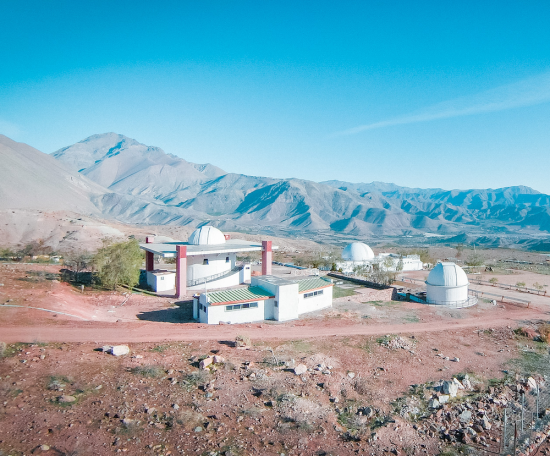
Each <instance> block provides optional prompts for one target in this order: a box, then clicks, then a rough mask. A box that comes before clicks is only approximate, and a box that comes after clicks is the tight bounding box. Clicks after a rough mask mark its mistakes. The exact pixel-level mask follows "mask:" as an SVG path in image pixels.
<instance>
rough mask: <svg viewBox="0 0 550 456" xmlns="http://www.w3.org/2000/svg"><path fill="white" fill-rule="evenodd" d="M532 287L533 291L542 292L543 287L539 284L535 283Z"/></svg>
mask: <svg viewBox="0 0 550 456" xmlns="http://www.w3.org/2000/svg"><path fill="white" fill-rule="evenodd" d="M533 287H535V289H536V290H538V291H542V290H544V286H543V285H541V284H540V283H538V282H535V283H534V284H533Z"/></svg>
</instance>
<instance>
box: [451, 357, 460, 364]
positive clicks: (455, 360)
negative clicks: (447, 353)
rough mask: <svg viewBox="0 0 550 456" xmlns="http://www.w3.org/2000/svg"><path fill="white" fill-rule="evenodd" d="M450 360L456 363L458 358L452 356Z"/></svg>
mask: <svg viewBox="0 0 550 456" xmlns="http://www.w3.org/2000/svg"><path fill="white" fill-rule="evenodd" d="M451 361H454V362H455V363H458V362H459V361H460V358H457V357H454V358H453V359H451Z"/></svg>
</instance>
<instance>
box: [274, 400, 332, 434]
mask: <svg viewBox="0 0 550 456" xmlns="http://www.w3.org/2000/svg"><path fill="white" fill-rule="evenodd" d="M279 409H280V411H281V417H282V418H283V420H284V421H287V422H294V423H296V425H297V426H298V427H300V428H302V429H307V428H311V427H312V426H313V425H315V424H317V423H318V422H319V421H321V420H323V419H324V418H325V417H326V416H327V414H328V413H329V409H328V408H327V407H324V406H322V405H320V404H318V403H317V402H313V401H311V400H309V399H305V398H302V397H288V399H287V400H284V401H283V402H281V404H280V406H279Z"/></svg>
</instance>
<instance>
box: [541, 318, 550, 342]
mask: <svg viewBox="0 0 550 456" xmlns="http://www.w3.org/2000/svg"><path fill="white" fill-rule="evenodd" d="M539 333H540V336H539V337H540V340H541V341H542V342H545V343H549V342H550V325H549V324H548V323H544V324H542V325H540V326H539Z"/></svg>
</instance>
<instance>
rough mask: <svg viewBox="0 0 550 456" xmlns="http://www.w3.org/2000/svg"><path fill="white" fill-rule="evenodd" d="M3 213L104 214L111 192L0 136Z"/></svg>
mask: <svg viewBox="0 0 550 456" xmlns="http://www.w3.org/2000/svg"><path fill="white" fill-rule="evenodd" d="M0 163H1V165H0V210H6V209H39V210H44V211H58V210H68V211H74V212H78V213H81V214H88V215H100V214H101V211H100V210H99V209H98V207H97V206H96V205H95V204H94V203H93V200H95V199H98V198H101V197H102V196H103V195H104V194H105V193H106V192H107V190H106V189H104V188H102V187H101V186H99V185H97V184H96V183H95V182H93V181H91V180H90V179H88V178H86V177H85V176H83V175H81V174H79V173H78V172H74V171H71V170H69V169H67V168H66V167H65V166H63V164H62V163H60V162H59V161H57V160H55V159H54V158H53V157H51V156H49V155H47V154H44V153H43V152H40V151H39V150H37V149H34V148H33V147H30V146H28V145H27V144H23V143H18V142H15V141H13V140H11V139H9V138H8V137H6V136H4V135H0Z"/></svg>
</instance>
